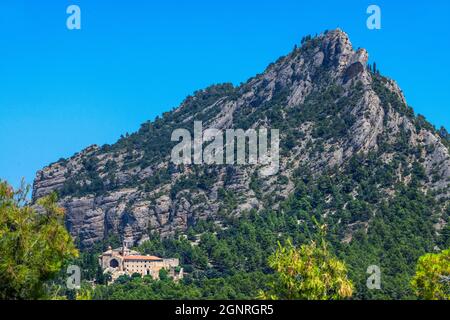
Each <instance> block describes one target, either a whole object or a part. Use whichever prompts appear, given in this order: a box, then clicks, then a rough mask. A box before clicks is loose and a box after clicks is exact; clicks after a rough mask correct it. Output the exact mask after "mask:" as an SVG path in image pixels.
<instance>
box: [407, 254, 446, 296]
mask: <svg viewBox="0 0 450 320" xmlns="http://www.w3.org/2000/svg"><path fill="white" fill-rule="evenodd" d="M412 286H413V288H414V291H415V293H416V294H417V296H418V297H419V298H421V299H425V300H450V249H447V250H444V251H442V252H441V253H439V254H426V255H424V256H422V257H420V259H419V262H418V264H417V271H416V274H415V275H414V278H413V280H412Z"/></svg>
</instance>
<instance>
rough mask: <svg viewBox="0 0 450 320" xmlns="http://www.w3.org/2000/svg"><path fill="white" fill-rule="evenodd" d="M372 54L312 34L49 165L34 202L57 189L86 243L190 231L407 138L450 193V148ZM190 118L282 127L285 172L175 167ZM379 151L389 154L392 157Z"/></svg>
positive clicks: (272, 200) (434, 184)
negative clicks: (127, 131) (133, 127)
mask: <svg viewBox="0 0 450 320" xmlns="http://www.w3.org/2000/svg"><path fill="white" fill-rule="evenodd" d="M367 62H368V53H367V51H366V50H364V49H359V50H356V51H355V50H354V49H353V47H352V44H351V42H350V40H349V38H348V36H347V34H345V33H344V32H343V31H341V30H334V31H330V32H327V33H325V34H322V35H320V36H318V37H316V38H313V39H308V40H307V41H305V42H304V43H303V45H302V47H301V48H298V49H295V50H294V51H293V52H291V53H290V54H288V55H287V56H285V57H282V58H280V59H279V60H278V61H277V62H276V63H273V64H271V65H270V66H269V67H268V68H267V70H266V71H265V72H264V73H263V74H260V75H258V76H256V77H254V78H252V79H250V80H249V81H248V82H246V83H245V84H242V85H241V86H239V87H233V86H231V85H218V86H212V87H210V88H208V89H205V90H202V91H199V92H197V93H196V94H195V95H194V96H192V97H188V98H187V99H186V100H185V101H184V102H183V103H182V104H181V105H180V107H179V108H177V109H175V110H174V111H172V112H170V113H167V114H165V115H164V116H163V117H162V118H161V119H157V120H156V121H155V122H153V123H146V124H144V125H143V126H142V128H141V130H139V132H137V133H135V134H133V135H130V136H127V137H124V138H122V139H121V140H119V141H118V142H117V143H116V144H114V145H112V146H103V147H98V146H92V147H89V148H87V149H86V150H84V151H82V152H80V153H79V154H76V155H74V156H73V157H71V158H70V159H67V160H63V161H59V162H57V163H54V164H52V165H50V166H48V167H46V168H44V169H42V170H41V171H39V172H38V173H37V175H36V180H35V182H34V188H33V198H34V199H37V198H39V197H42V196H44V195H46V194H48V193H50V192H52V191H57V192H58V193H59V194H60V196H61V200H60V203H61V205H62V206H63V207H64V208H65V209H66V211H67V226H68V228H69V230H70V232H71V233H72V234H73V235H74V236H75V237H76V238H77V239H79V241H80V243H81V244H82V245H84V246H90V245H92V244H93V243H95V242H97V241H100V240H103V239H105V238H106V237H108V236H109V235H112V234H119V235H121V236H122V237H123V238H126V239H128V240H133V241H135V242H139V241H142V240H145V239H146V238H147V237H148V233H149V232H157V233H159V234H160V235H162V236H168V235H171V234H174V233H175V232H177V231H181V232H182V231H185V230H186V229H187V228H188V226H189V225H191V224H193V223H195V222H196V221H198V220H199V219H207V218H211V219H214V220H217V221H220V219H221V216H222V215H223V214H227V215H239V214H241V213H242V212H244V211H248V210H260V209H262V208H265V207H267V206H271V207H274V208H276V206H277V203H279V201H281V200H282V199H285V198H287V197H288V196H289V195H290V194H291V192H292V190H293V188H294V186H293V183H292V176H293V174H294V172H295V170H296V169H298V168H300V167H308V168H309V169H310V170H311V172H312V173H313V175H319V174H320V173H321V172H324V170H327V169H328V168H332V167H340V166H343V165H344V164H345V163H346V162H347V161H348V160H349V159H350V158H351V157H353V156H354V155H355V154H368V153H370V152H374V151H380V148H381V141H383V142H384V143H396V141H399V139H401V138H402V137H403V136H404V135H405V134H406V135H407V136H408V139H409V140H408V144H409V145H410V146H414V147H416V148H418V150H421V151H420V154H417V153H410V154H409V155H408V161H409V163H411V164H412V163H413V162H415V161H420V163H422V165H423V167H424V170H425V174H426V175H427V176H428V177H431V176H433V177H434V178H433V179H431V178H430V179H428V180H427V181H426V182H425V184H424V186H425V189H426V190H430V191H433V192H435V193H436V196H437V197H448V196H449V181H450V180H449V179H450V156H449V150H448V148H447V147H446V145H445V144H444V143H443V141H442V139H441V137H439V135H438V134H437V133H436V132H435V131H434V130H432V129H430V128H427V127H424V126H419V125H417V119H416V118H415V116H414V115H413V114H411V113H410V112H408V107H407V105H406V100H405V98H404V96H403V93H402V92H401V90H400V88H399V87H398V85H397V84H396V83H395V82H394V81H392V80H390V79H387V78H384V77H382V76H380V75H377V74H374V73H372V72H371V70H370V69H369V68H368V67H367ZM328 104H329V106H328ZM194 120H201V121H203V129H207V128H216V129H221V130H224V129H228V128H242V129H247V128H259V127H268V128H275V129H277V128H278V129H280V134H281V144H282V148H281V153H282V154H281V157H280V170H279V173H278V174H277V175H276V176H272V175H269V176H262V175H261V172H260V170H259V169H260V166H224V165H222V166H206V165H205V166H195V165H183V166H175V165H173V164H172V163H171V161H170V150H171V147H172V146H173V143H172V142H171V141H170V139H171V133H172V131H173V130H174V129H177V128H187V129H192V128H193V121H194ZM287 123H288V124H289V127H286V126H287ZM280 126H281V128H280ZM328 131H332V134H331V133H330V132H328ZM380 158H382V159H383V161H386V162H389V161H391V160H392V158H393V154H392V152H391V151H386V152H382V155H381V156H380ZM399 175H401V173H399ZM403 178H404V177H403Z"/></svg>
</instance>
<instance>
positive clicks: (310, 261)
mask: <svg viewBox="0 0 450 320" xmlns="http://www.w3.org/2000/svg"><path fill="white" fill-rule="evenodd" d="M269 266H270V267H271V268H272V269H274V270H275V271H276V280H275V281H273V282H272V283H271V288H270V290H269V291H267V292H264V291H261V294H260V297H261V298H263V299H270V300H278V299H282V300H339V299H345V298H350V297H351V296H352V293H353V285H352V283H351V282H350V281H349V280H348V278H347V268H346V266H345V264H344V263H342V262H341V261H339V260H338V259H336V257H334V256H333V255H331V254H330V252H329V250H328V244H327V243H326V241H325V240H324V239H321V241H320V242H319V243H316V242H315V241H311V243H309V244H304V245H302V246H301V247H300V248H298V249H297V248H295V247H294V246H293V245H292V243H291V242H290V241H288V242H287V245H286V246H281V245H280V246H279V248H278V249H277V250H276V252H275V253H274V254H272V255H271V256H270V257H269Z"/></svg>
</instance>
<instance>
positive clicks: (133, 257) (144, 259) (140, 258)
mask: <svg viewBox="0 0 450 320" xmlns="http://www.w3.org/2000/svg"><path fill="white" fill-rule="evenodd" d="M124 260H141V261H162V260H163V259H162V258H159V257H155V256H139V255H132V256H125V257H124Z"/></svg>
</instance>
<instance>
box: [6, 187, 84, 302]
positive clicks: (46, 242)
mask: <svg viewBox="0 0 450 320" xmlns="http://www.w3.org/2000/svg"><path fill="white" fill-rule="evenodd" d="M25 199H26V188H22V189H20V190H18V191H14V190H13V189H12V188H11V187H10V186H9V185H8V184H7V183H5V182H0V299H11V300H14V299H40V298H45V297H46V294H47V293H46V291H45V288H44V285H45V283H46V282H47V281H49V280H51V279H52V278H54V277H55V276H56V275H57V273H58V272H59V271H60V270H61V268H62V266H63V265H64V263H65V261H66V260H67V259H69V258H71V257H75V256H77V254H78V252H77V250H76V248H75V246H74V244H73V240H72V237H71V236H70V235H69V233H68V232H67V231H66V229H65V227H64V210H63V209H61V208H59V207H58V206H57V205H56V195H55V194H51V195H49V196H47V197H44V198H42V199H40V200H39V201H38V203H37V205H38V207H39V211H37V210H36V209H34V208H32V207H30V206H29V205H28V204H27V203H26V200H25Z"/></svg>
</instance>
